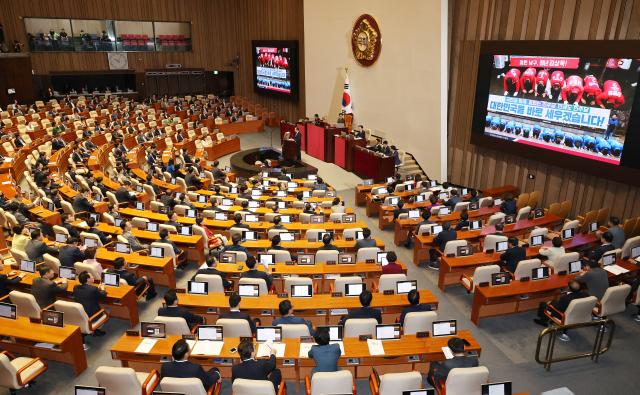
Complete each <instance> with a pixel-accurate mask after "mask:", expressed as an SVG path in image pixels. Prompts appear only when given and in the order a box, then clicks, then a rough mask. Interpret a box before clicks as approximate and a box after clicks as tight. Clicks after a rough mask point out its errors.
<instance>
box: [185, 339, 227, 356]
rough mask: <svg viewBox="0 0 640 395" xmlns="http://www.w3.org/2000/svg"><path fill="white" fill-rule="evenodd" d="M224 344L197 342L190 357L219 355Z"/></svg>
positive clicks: (206, 341)
mask: <svg viewBox="0 0 640 395" xmlns="http://www.w3.org/2000/svg"><path fill="white" fill-rule="evenodd" d="M223 345H224V342H218V341H212V340H198V341H197V342H196V344H195V346H194V347H193V350H192V351H191V354H192V355H220V351H222V346H223Z"/></svg>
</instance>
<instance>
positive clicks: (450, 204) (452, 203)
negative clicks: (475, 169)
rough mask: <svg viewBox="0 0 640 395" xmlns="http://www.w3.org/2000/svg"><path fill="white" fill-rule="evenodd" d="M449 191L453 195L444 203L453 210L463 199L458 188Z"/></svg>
mask: <svg viewBox="0 0 640 395" xmlns="http://www.w3.org/2000/svg"><path fill="white" fill-rule="evenodd" d="M449 193H450V195H451V197H450V198H449V200H447V201H446V202H444V205H445V206H447V207H451V209H452V210H453V208H454V207H455V206H456V204H458V203H460V202H461V201H462V199H461V198H460V196H459V195H458V190H457V189H452V190H451V191H450V192H449Z"/></svg>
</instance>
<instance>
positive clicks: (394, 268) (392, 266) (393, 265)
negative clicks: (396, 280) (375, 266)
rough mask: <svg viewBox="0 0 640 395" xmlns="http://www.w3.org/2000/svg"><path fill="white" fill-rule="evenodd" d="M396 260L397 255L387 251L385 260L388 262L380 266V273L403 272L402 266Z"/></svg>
mask: <svg viewBox="0 0 640 395" xmlns="http://www.w3.org/2000/svg"><path fill="white" fill-rule="evenodd" d="M397 260H398V256H397V255H396V253H395V252H393V251H389V252H387V262H389V263H387V264H386V265H384V266H382V274H403V273H404V270H402V266H400V265H399V264H398V263H397V262H396V261H397Z"/></svg>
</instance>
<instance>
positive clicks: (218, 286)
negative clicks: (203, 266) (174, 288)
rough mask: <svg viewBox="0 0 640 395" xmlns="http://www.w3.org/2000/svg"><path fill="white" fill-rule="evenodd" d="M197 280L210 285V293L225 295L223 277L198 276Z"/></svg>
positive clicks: (212, 275) (214, 275)
mask: <svg viewBox="0 0 640 395" xmlns="http://www.w3.org/2000/svg"><path fill="white" fill-rule="evenodd" d="M195 280H196V281H199V282H203V283H207V284H209V287H208V288H209V293H224V286H223V285H222V277H220V276H219V275H217V274H196V277H195Z"/></svg>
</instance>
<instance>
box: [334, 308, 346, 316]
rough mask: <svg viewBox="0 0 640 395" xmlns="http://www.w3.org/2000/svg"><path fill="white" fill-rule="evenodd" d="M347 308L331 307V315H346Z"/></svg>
mask: <svg viewBox="0 0 640 395" xmlns="http://www.w3.org/2000/svg"><path fill="white" fill-rule="evenodd" d="M347 314H349V310H347V309H331V315H347Z"/></svg>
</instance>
